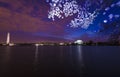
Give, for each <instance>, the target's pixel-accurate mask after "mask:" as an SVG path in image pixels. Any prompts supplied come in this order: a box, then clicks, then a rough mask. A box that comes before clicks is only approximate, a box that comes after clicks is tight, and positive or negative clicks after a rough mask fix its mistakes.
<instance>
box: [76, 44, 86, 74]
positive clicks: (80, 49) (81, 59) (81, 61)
mask: <svg viewBox="0 0 120 77" xmlns="http://www.w3.org/2000/svg"><path fill="white" fill-rule="evenodd" d="M77 51H78V62H79V64H80V75H81V76H82V75H84V70H85V65H84V62H83V54H82V46H77Z"/></svg>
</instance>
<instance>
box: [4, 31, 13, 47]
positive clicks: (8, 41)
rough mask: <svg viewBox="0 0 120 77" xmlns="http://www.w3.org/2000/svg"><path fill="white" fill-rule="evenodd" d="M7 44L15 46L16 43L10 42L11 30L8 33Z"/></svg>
mask: <svg viewBox="0 0 120 77" xmlns="http://www.w3.org/2000/svg"><path fill="white" fill-rule="evenodd" d="M6 45H8V46H14V45H15V44H14V43H10V33H9V32H8V34H7V40H6Z"/></svg>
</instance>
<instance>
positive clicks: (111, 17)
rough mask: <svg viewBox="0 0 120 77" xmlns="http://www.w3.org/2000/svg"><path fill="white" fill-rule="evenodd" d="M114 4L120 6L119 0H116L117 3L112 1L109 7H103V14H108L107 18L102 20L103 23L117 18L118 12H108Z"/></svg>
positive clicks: (119, 15)
mask: <svg viewBox="0 0 120 77" xmlns="http://www.w3.org/2000/svg"><path fill="white" fill-rule="evenodd" d="M116 6H117V7H120V1H118V2H117V3H113V4H111V5H110V6H109V7H106V8H105V11H104V12H103V15H107V14H108V20H107V19H105V20H103V22H104V23H107V22H108V21H111V20H113V19H117V18H119V17H120V14H114V13H111V14H109V12H110V10H111V9H114V8H116Z"/></svg>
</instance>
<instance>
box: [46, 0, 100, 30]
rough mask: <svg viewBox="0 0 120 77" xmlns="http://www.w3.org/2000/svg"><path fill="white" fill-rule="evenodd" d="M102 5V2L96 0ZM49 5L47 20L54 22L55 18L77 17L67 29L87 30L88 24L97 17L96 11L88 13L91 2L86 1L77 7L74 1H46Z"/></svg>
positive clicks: (89, 0)
mask: <svg viewBox="0 0 120 77" xmlns="http://www.w3.org/2000/svg"><path fill="white" fill-rule="evenodd" d="M98 1H100V3H102V0H98ZM47 2H49V4H50V11H49V13H48V18H49V19H52V20H53V21H54V20H55V17H58V18H61V19H63V18H65V17H68V16H74V15H77V16H76V17H75V18H74V19H72V20H71V22H70V24H68V26H69V27H73V28H77V27H81V28H85V29H86V28H88V27H89V25H90V24H92V22H93V21H94V19H95V17H96V16H97V14H98V12H97V10H98V9H95V10H94V11H92V12H90V11H89V7H90V6H91V5H92V2H91V0H86V2H85V4H84V5H78V2H77V1H76V0H47Z"/></svg>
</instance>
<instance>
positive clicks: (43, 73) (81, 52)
mask: <svg viewBox="0 0 120 77" xmlns="http://www.w3.org/2000/svg"><path fill="white" fill-rule="evenodd" d="M103 76H104V77H107V76H110V77H111V76H112V77H120V47H119V46H39V47H35V46H14V47H8V46H1V47H0V77H103Z"/></svg>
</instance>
